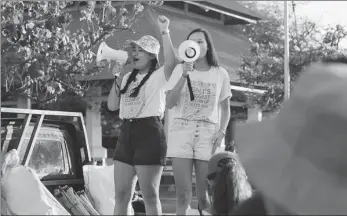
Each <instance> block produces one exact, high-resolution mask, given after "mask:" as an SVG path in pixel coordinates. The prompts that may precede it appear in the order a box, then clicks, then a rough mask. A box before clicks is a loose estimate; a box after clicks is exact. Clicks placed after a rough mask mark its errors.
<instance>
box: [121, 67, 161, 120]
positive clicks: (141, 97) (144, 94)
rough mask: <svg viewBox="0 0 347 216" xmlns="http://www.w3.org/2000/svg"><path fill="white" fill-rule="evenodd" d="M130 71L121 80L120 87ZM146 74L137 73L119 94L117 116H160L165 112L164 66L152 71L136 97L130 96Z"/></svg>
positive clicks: (127, 117)
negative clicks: (126, 87)
mask: <svg viewBox="0 0 347 216" xmlns="http://www.w3.org/2000/svg"><path fill="white" fill-rule="evenodd" d="M130 74H131V72H129V73H127V74H126V75H125V76H124V77H123V80H122V85H121V89H123V88H124V86H125V84H126V81H127V80H128V78H129V76H130ZM145 76H146V74H137V76H136V80H135V81H133V82H131V83H130V85H129V87H128V89H127V92H126V93H125V94H122V95H121V99H120V110H119V117H120V118H121V119H130V118H145V117H150V116H159V117H160V118H162V117H163V116H164V112H165V93H164V86H165V84H166V83H167V81H166V78H165V73H164V67H161V68H160V69H158V70H156V71H154V72H153V73H152V75H151V76H150V77H149V79H148V80H147V81H146V83H145V84H144V85H143V86H142V87H141V89H140V92H139V94H138V95H137V97H130V94H131V92H132V90H133V89H134V88H136V87H137V86H138V85H139V84H140V82H141V80H142V79H143V78H144V77H145Z"/></svg>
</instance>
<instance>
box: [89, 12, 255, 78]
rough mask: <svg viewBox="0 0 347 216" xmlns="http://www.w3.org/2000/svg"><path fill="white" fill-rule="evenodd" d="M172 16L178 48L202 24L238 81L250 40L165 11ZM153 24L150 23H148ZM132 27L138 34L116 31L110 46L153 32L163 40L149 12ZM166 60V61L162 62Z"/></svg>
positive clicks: (100, 74) (104, 75)
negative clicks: (242, 56)
mask: <svg viewBox="0 0 347 216" xmlns="http://www.w3.org/2000/svg"><path fill="white" fill-rule="evenodd" d="M165 15H166V16H167V17H169V19H170V29H171V38H172V42H173V45H174V47H175V48H176V49H177V48H178V47H179V45H180V44H181V43H182V42H183V41H184V40H186V37H187V35H188V33H189V32H190V31H191V30H193V29H195V28H197V27H203V28H205V29H207V30H208V31H209V32H210V34H211V36H212V39H213V42H214V45H215V48H216V50H217V53H218V56H219V59H220V61H221V65H222V67H224V68H225V69H226V70H227V71H228V73H229V76H230V79H231V80H232V81H237V80H238V76H237V72H236V71H237V69H238V68H239V66H240V64H241V61H240V57H241V55H242V54H247V52H248V47H249V43H248V41H247V40H245V39H243V38H241V37H239V36H236V35H235V34H234V33H233V32H232V31H231V30H230V29H228V27H225V26H218V25H213V24H209V23H207V22H204V21H200V20H198V19H193V18H190V17H188V16H185V15H182V16H177V15H174V14H173V13H171V12H167V13H165ZM149 23H150V24H149ZM133 28H134V29H135V30H136V34H130V33H126V32H117V33H116V34H115V35H114V37H110V38H108V39H107V40H106V43H107V45H109V46H110V47H112V48H114V49H116V48H118V47H117V46H116V45H115V44H114V41H115V40H117V43H118V44H121V43H123V42H124V41H125V40H126V39H138V38H139V37H141V36H142V35H145V34H150V35H153V36H154V37H156V38H158V39H160V38H161V36H160V35H159V32H158V31H157V30H156V27H155V26H154V23H153V22H152V21H151V18H150V15H149V14H146V15H144V17H143V18H142V19H141V20H139V21H138V22H137V23H135V24H134V26H133ZM97 48H98V47H96V48H94V50H93V51H94V52H95V53H96V52H97ZM160 60H161V61H162V60H163V50H162V49H161V53H160ZM161 63H163V62H161ZM112 78H113V76H112V74H110V73H109V72H107V71H105V72H102V73H99V74H98V75H96V76H95V77H93V78H90V79H93V80H94V79H112Z"/></svg>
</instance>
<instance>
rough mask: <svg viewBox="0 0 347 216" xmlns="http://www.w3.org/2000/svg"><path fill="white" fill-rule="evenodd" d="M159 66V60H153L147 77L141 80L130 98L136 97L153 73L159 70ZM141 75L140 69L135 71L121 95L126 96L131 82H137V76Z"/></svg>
mask: <svg viewBox="0 0 347 216" xmlns="http://www.w3.org/2000/svg"><path fill="white" fill-rule="evenodd" d="M157 65H158V60H157V58H154V59H152V60H151V66H150V68H149V70H148V72H147V74H146V76H145V77H144V78H143V79H142V80H141V82H140V84H139V85H138V86H137V87H136V88H135V89H134V91H133V92H132V93H131V94H130V97H136V96H137V95H138V94H139V92H140V89H141V87H142V86H143V85H144V84H145V83H146V81H147V80H148V79H149V77H150V76H151V75H152V73H153V72H154V71H155V70H156V69H157ZM138 73H139V70H138V69H134V70H133V71H132V72H131V74H130V76H129V77H128V80H127V82H126V84H125V86H124V88H123V89H122V90H121V91H120V93H121V94H125V93H126V92H127V90H128V87H129V85H130V83H131V82H133V81H135V79H136V76H137V74H138Z"/></svg>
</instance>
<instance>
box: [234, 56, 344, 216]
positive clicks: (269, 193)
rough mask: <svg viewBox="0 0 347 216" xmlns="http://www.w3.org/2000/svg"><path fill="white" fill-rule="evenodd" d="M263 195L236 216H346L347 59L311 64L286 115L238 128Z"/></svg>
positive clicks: (244, 158)
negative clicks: (281, 215) (284, 215)
mask: <svg viewBox="0 0 347 216" xmlns="http://www.w3.org/2000/svg"><path fill="white" fill-rule="evenodd" d="M235 143H236V148H237V150H238V154H239V157H240V160H241V162H242V164H243V165H244V167H245V170H246V172H247V175H248V177H249V178H250V181H251V182H252V184H254V186H255V187H256V188H257V190H258V192H259V193H257V194H256V195H255V196H253V197H252V198H251V199H249V200H247V201H245V202H244V203H242V204H241V205H240V206H239V207H238V208H237V209H236V210H235V211H234V212H233V215H280V214H286V215H290V214H292V215H293V214H295V215H346V214H347V207H346V199H347V184H346V179H347V157H346V152H347V58H339V59H328V60H324V61H322V62H317V63H313V64H311V65H310V66H309V67H307V68H306V69H305V71H304V72H303V73H302V75H301V77H300V78H299V79H298V81H297V83H296V85H295V87H294V91H293V93H292V95H291V98H290V99H289V100H287V101H285V102H284V103H283V107H282V109H281V110H280V112H279V113H278V114H277V115H276V116H273V117H271V118H268V119H264V120H263V121H261V122H254V123H252V122H249V123H244V124H240V125H237V126H236V131H235Z"/></svg>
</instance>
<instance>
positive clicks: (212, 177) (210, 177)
mask: <svg viewBox="0 0 347 216" xmlns="http://www.w3.org/2000/svg"><path fill="white" fill-rule="evenodd" d="M230 162H232V163H235V164H236V163H237V161H236V160H235V159H234V158H231V157H227V158H222V159H221V160H220V161H218V164H217V167H218V170H216V171H215V172H212V173H210V174H208V175H207V177H206V179H207V181H208V182H211V181H214V180H215V179H216V176H217V173H218V172H220V170H222V169H223V168H224V167H225V166H226V165H227V164H229V163H230Z"/></svg>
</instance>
